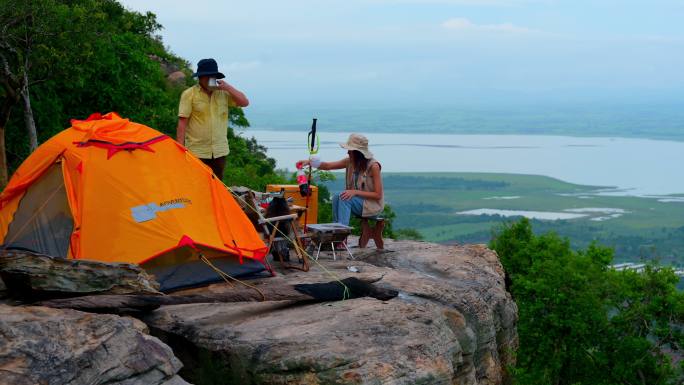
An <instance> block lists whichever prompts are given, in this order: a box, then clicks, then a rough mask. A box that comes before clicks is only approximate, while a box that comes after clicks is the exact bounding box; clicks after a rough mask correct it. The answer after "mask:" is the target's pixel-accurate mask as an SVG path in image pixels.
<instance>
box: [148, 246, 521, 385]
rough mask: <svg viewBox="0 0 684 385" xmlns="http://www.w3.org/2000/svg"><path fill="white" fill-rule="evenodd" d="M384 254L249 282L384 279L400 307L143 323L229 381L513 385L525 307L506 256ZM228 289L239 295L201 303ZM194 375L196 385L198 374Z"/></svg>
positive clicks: (228, 308)
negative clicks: (512, 286)
mask: <svg viewBox="0 0 684 385" xmlns="http://www.w3.org/2000/svg"><path fill="white" fill-rule="evenodd" d="M385 247H386V248H387V250H391V251H384V252H381V251H375V250H374V249H371V250H358V249H353V250H352V251H353V252H354V254H355V256H356V258H357V260H354V261H340V260H338V261H330V260H324V259H323V258H324V256H323V253H322V257H321V260H320V261H319V262H320V264H313V267H312V269H311V270H310V271H309V272H308V273H304V272H295V273H292V272H281V274H279V275H278V276H276V277H274V278H270V279H266V280H260V281H253V282H250V283H252V284H255V285H256V286H257V287H264V286H271V285H275V287H277V286H278V285H293V284H306V283H312V282H323V281H325V280H326V278H328V279H329V278H330V277H331V276H335V277H338V278H339V279H344V278H347V277H350V276H355V277H358V278H361V279H363V280H365V281H377V280H378V279H380V278H381V280H380V281H379V282H377V283H376V285H378V286H385V287H386V288H388V289H389V288H393V289H398V290H399V296H398V297H397V298H394V299H391V300H386V301H380V300H377V299H370V298H359V299H353V300H346V301H341V302H330V303H327V304H320V303H319V304H303V305H302V304H293V303H291V302H287V301H273V302H264V303H239V304H186V305H173V306H162V307H161V308H159V309H157V310H155V311H153V312H151V313H150V314H149V315H147V316H145V317H144V318H143V321H144V322H146V323H147V324H148V326H150V328H151V331H152V333H153V334H154V335H157V336H159V337H160V338H161V339H162V340H164V341H166V342H167V343H168V344H170V346H171V347H173V348H174V350H175V351H176V352H177V354H178V356H179V358H180V359H181V360H183V362H184V363H185V364H186V366H187V367H188V369H193V368H195V369H197V368H200V367H202V366H203V365H205V364H206V362H204V363H203V362H200V361H207V360H209V361H210V362H211V363H212V365H213V366H214V367H221V368H223V369H222V370H221V371H220V373H222V374H217V376H225V375H226V373H229V374H230V376H231V378H232V379H231V381H233V383H240V384H302V385H303V384H332V383H334V384H406V385H408V384H471V385H474V384H479V385H483V384H503V383H505V382H506V381H507V375H506V367H507V366H508V365H510V364H512V363H513V362H514V361H513V360H514V358H513V355H512V354H513V352H514V351H515V350H516V348H517V343H518V340H517V332H516V322H517V307H516V305H515V303H514V302H513V300H512V299H511V297H510V295H509V294H508V292H507V291H506V288H505V284H504V271H503V268H502V266H501V264H500V262H499V260H498V258H497V256H496V254H495V253H494V252H493V251H491V250H489V249H487V248H486V247H485V246H483V245H472V246H445V245H435V244H429V243H424V242H413V241H400V242H393V241H391V240H390V241H388V242H387V244H386V246H385ZM352 266H353V267H354V268H353V269H349V268H350V267H352ZM353 271H358V273H357V272H353ZM222 290H231V289H230V288H227V287H226V285H212V286H210V287H207V288H202V289H194V291H193V293H198V292H202V291H204V292H210V293H216V292H221V291H222ZM197 357H204V358H203V359H202V360H198V358H197ZM210 366H211V365H210ZM184 377H185V378H189V379H190V380H192V372H191V371H189V372H188V376H185V374H184ZM221 378H223V377H221Z"/></svg>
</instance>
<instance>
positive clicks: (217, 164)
mask: <svg viewBox="0 0 684 385" xmlns="http://www.w3.org/2000/svg"><path fill="white" fill-rule="evenodd" d="M200 160H201V161H202V163H204V164H206V165H207V166H209V167H211V171H213V172H214V174H216V176H217V177H218V178H219V179H223V170H225V168H226V157H225V156H220V157H218V158H213V159H202V158H200Z"/></svg>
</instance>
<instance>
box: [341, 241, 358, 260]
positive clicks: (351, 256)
mask: <svg viewBox="0 0 684 385" xmlns="http://www.w3.org/2000/svg"><path fill="white" fill-rule="evenodd" d="M342 244H343V245H344V248H345V249H347V253H349V257H350V258H351V259H355V258H354V255H353V254H352V252H351V251H350V250H349V246H347V242H342Z"/></svg>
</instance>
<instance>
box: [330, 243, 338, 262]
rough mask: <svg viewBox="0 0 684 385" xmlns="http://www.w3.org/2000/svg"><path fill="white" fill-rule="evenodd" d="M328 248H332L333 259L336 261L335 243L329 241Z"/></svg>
mask: <svg viewBox="0 0 684 385" xmlns="http://www.w3.org/2000/svg"><path fill="white" fill-rule="evenodd" d="M330 248H331V249H332V252H333V261H337V256H336V255H335V244H334V243H332V242H330Z"/></svg>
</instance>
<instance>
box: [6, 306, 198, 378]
mask: <svg viewBox="0 0 684 385" xmlns="http://www.w3.org/2000/svg"><path fill="white" fill-rule="evenodd" d="M181 365H182V364H181V363H180V361H179V360H178V359H177V358H176V357H175V356H174V355H173V352H172V351H171V349H170V348H169V347H168V346H166V345H164V344H163V343H161V342H160V341H159V340H158V339H157V338H155V337H152V336H149V335H147V334H146V326H145V325H144V324H143V323H142V322H140V321H138V320H135V319H133V318H123V317H118V316H113V315H95V314H88V313H82V312H78V311H75V310H58V309H50V308H45V307H37V306H29V307H10V306H6V305H2V304H0V384H3V385H4V384H12V385H33V384H45V385H66V384H68V385H81V384H83V385H86V384H88V385H95V384H108V385H114V384H116V385H156V384H163V385H187V384H188V383H187V382H185V381H184V380H182V379H181V378H180V377H179V376H178V375H176V373H177V372H178V370H179V369H180V367H181Z"/></svg>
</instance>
